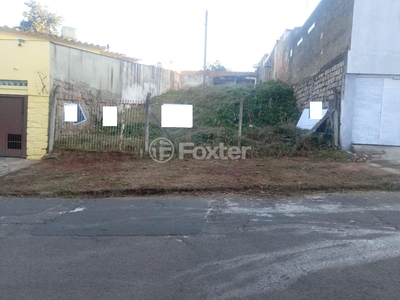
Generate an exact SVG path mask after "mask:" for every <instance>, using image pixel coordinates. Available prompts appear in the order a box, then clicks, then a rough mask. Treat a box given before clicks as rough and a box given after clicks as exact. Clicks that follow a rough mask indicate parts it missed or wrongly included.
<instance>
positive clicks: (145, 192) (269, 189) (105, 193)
mask: <svg viewBox="0 0 400 300" xmlns="http://www.w3.org/2000/svg"><path fill="white" fill-rule="evenodd" d="M350 191H353V192H354V191H387V192H393V191H400V182H398V183H397V182H387V183H385V184H383V185H376V186H374V185H357V186H340V187H332V186H323V185H321V186H280V185H274V186H242V187H204V188H177V187H172V188H150V187H148V188H137V189H119V190H118V189H115V190H110V189H106V190H85V191H67V190H65V191H58V192H9V193H7V192H5V193H1V194H0V197H19V198H21V197H33V198H58V197H61V198H108V197H129V196H154V195H173V194H206V193H229V192H236V193H256V194H263V195H268V196H293V195H299V194H306V193H316V192H319V193H321V192H323V193H343V192H350Z"/></svg>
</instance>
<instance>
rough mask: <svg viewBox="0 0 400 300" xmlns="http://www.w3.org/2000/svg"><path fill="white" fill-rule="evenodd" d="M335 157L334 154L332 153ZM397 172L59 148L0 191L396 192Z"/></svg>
mask: <svg viewBox="0 0 400 300" xmlns="http://www.w3.org/2000/svg"><path fill="white" fill-rule="evenodd" d="M334 156H335V155H334ZM399 183H400V176H398V175H394V174H390V173H387V172H385V171H382V170H380V169H379V168H373V167H370V166H369V165H368V164H366V163H365V162H361V163H357V162H352V161H351V160H350V159H349V157H345V156H343V157H339V158H338V157H332V156H330V155H329V153H323V154H322V155H320V156H314V157H281V158H249V159H246V160H236V161H232V160H195V159H185V160H179V159H173V160H171V161H169V162H167V163H164V164H161V163H156V162H154V161H153V160H151V159H150V158H143V159H140V158H138V157H136V156H133V155H131V154H124V153H94V152H78V151H63V152H60V153H59V157H58V159H47V160H43V161H41V162H40V163H38V164H35V165H33V166H32V167H29V168H26V169H22V170H20V171H18V172H15V173H11V174H8V175H6V176H4V177H0V195H3V196H7V195H8V196H35V197H37V196H39V197H55V196H65V197H98V196H102V197H108V196H128V195H146V194H162V193H204V192H240V193H246V194H248V193H256V194H259V193H262V194H266V195H271V196H273V195H281V196H283V195H296V194H303V193H311V192H342V191H349V190H391V191H392V190H400V184H399Z"/></svg>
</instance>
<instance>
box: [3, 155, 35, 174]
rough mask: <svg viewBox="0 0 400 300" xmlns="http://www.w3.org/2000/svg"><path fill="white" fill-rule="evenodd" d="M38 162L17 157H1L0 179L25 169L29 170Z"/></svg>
mask: <svg viewBox="0 0 400 300" xmlns="http://www.w3.org/2000/svg"><path fill="white" fill-rule="evenodd" d="M38 162H39V161H38V160H28V159H23V158H17V157H0V177H1V176H4V175H7V174H8V173H12V172H15V171H18V170H21V169H23V168H28V167H30V166H32V165H34V164H37V163H38Z"/></svg>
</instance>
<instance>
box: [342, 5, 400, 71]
mask: <svg viewBox="0 0 400 300" xmlns="http://www.w3.org/2000/svg"><path fill="white" fill-rule="evenodd" d="M399 30H400V1H399V0H356V1H355V7H354V19H353V32H352V40H351V50H350V51H349V60H348V69H347V72H348V73H353V74H382V75H383V74H385V75H395V74H400V34H399Z"/></svg>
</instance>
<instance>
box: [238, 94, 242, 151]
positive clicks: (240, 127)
mask: <svg viewBox="0 0 400 300" xmlns="http://www.w3.org/2000/svg"><path fill="white" fill-rule="evenodd" d="M242 122H243V98H241V99H240V106H239V132H238V147H241V146H242Z"/></svg>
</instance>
